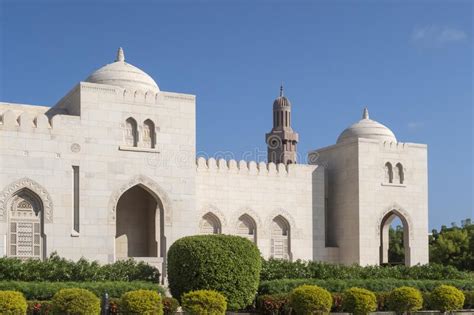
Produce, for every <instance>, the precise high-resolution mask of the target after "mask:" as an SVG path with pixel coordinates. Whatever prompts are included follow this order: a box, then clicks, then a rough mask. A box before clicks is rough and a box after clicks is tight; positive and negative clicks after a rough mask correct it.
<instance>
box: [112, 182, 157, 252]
mask: <svg viewBox="0 0 474 315" xmlns="http://www.w3.org/2000/svg"><path fill="white" fill-rule="evenodd" d="M163 209H164V208H163V203H162V201H161V199H160V198H159V197H158V196H157V195H156V194H155V193H153V192H152V191H151V190H149V189H147V187H146V186H143V185H141V184H137V185H135V186H133V187H131V188H129V189H128V190H127V191H125V192H124V193H123V194H122V195H121V196H120V198H119V200H118V203H117V210H116V211H117V213H116V234H115V257H116V259H128V258H144V260H149V259H146V258H153V257H155V258H164V257H165V256H166V238H165V234H164V214H163Z"/></svg>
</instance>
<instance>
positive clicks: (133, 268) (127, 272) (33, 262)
mask: <svg viewBox="0 0 474 315" xmlns="http://www.w3.org/2000/svg"><path fill="white" fill-rule="evenodd" d="M159 279H160V272H159V271H158V269H157V268H155V267H153V266H150V265H148V264H147V263H145V262H137V261H135V260H133V259H129V260H119V261H117V262H115V263H113V264H107V265H100V264H99V263H98V262H96V261H92V262H90V261H88V260H86V259H84V258H81V259H79V260H78V261H76V262H74V261H72V260H67V259H64V258H61V257H59V256H58V255H57V254H56V253H53V254H51V256H50V257H49V258H47V259H45V260H39V259H28V260H21V259H18V258H11V257H10V258H9V257H1V258H0V281H53V282H56V281H80V282H83V281H150V282H156V283H158V282H159Z"/></svg>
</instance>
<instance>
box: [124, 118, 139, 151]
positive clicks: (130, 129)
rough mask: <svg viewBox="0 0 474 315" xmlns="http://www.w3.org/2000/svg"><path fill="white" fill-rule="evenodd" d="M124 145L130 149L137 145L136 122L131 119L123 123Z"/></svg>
mask: <svg viewBox="0 0 474 315" xmlns="http://www.w3.org/2000/svg"><path fill="white" fill-rule="evenodd" d="M125 143H126V144H127V145H128V146H131V147H136V146H137V145H138V128H137V122H136V121H135V119H133V118H132V117H130V118H128V119H127V120H126V121H125Z"/></svg>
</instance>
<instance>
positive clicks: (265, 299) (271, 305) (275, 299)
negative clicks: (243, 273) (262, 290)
mask: <svg viewBox="0 0 474 315" xmlns="http://www.w3.org/2000/svg"><path fill="white" fill-rule="evenodd" d="M287 307H288V294H286V293H279V294H273V295H269V294H266V295H259V296H258V297H257V309H258V311H259V314H263V315H274V314H286V313H285V311H286V309H287Z"/></svg>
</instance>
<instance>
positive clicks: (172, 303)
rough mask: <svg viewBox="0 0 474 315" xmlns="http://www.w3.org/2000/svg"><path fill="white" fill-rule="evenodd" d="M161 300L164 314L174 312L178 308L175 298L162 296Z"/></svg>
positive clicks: (168, 314)
mask: <svg viewBox="0 0 474 315" xmlns="http://www.w3.org/2000/svg"><path fill="white" fill-rule="evenodd" d="M162 302H163V314H164V315H171V314H174V313H176V311H177V310H178V307H179V302H178V300H177V299H175V298H172V297H167V296H165V297H163V298H162Z"/></svg>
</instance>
